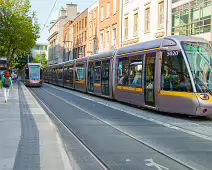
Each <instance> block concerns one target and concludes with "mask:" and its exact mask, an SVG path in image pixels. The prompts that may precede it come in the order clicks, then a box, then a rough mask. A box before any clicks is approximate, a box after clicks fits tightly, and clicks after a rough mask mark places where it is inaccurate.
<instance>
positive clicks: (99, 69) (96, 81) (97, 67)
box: [94, 62, 101, 83]
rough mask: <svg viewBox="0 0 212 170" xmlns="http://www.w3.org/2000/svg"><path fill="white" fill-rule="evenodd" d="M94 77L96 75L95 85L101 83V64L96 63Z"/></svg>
mask: <svg viewBox="0 0 212 170" xmlns="http://www.w3.org/2000/svg"><path fill="white" fill-rule="evenodd" d="M94 75H95V80H94V83H100V77H101V62H96V63H95V68H94Z"/></svg>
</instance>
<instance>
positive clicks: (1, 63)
mask: <svg viewBox="0 0 212 170" xmlns="http://www.w3.org/2000/svg"><path fill="white" fill-rule="evenodd" d="M5 71H7V58H3V57H0V77H1V76H2V75H3V73H4V72H5Z"/></svg>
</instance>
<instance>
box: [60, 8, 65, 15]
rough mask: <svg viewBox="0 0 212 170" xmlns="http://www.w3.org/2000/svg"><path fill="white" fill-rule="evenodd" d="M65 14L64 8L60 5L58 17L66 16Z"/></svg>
mask: <svg viewBox="0 0 212 170" xmlns="http://www.w3.org/2000/svg"><path fill="white" fill-rule="evenodd" d="M66 16H67V14H66V10H65V9H64V8H63V7H62V8H61V9H60V17H66Z"/></svg>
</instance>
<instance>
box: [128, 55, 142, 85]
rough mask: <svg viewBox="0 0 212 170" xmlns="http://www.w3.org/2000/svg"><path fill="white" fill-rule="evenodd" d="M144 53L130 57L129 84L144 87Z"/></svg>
mask: <svg viewBox="0 0 212 170" xmlns="http://www.w3.org/2000/svg"><path fill="white" fill-rule="evenodd" d="M142 73H143V55H139V56H133V57H130V73H129V86H132V87H142Z"/></svg>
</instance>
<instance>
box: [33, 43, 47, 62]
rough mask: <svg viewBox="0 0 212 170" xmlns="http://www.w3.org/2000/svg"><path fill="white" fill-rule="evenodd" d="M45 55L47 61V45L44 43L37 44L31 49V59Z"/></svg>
mask: <svg viewBox="0 0 212 170" xmlns="http://www.w3.org/2000/svg"><path fill="white" fill-rule="evenodd" d="M43 53H45V55H46V59H48V44H46V43H37V44H36V45H35V47H34V48H33V49H31V55H32V57H33V58H35V57H36V55H37V54H39V55H41V54H43Z"/></svg>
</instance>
